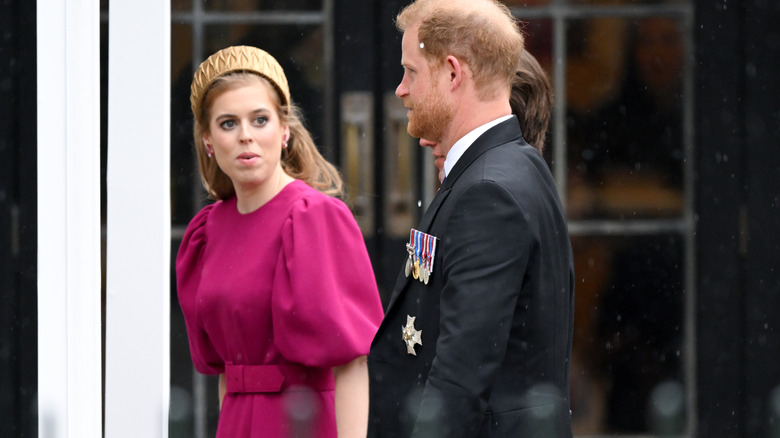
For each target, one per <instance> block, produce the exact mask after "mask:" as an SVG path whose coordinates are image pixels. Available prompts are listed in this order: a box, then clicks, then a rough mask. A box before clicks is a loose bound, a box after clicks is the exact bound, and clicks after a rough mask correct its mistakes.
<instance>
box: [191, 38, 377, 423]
mask: <svg viewBox="0 0 780 438" xmlns="http://www.w3.org/2000/svg"><path fill="white" fill-rule="evenodd" d="M190 101H191V105H192V112H193V115H194V118H195V124H194V127H195V128H194V137H195V147H196V149H197V154H198V161H199V168H200V173H201V178H202V180H203V184H204V186H205V188H206V190H207V191H208V193H209V195H210V197H212V198H214V199H216V202H215V203H213V204H211V205H208V206H206V207H205V208H203V209H202V210H201V211H200V212H199V213H198V214H197V215H196V216H195V218H193V219H192V221H191V222H190V224H189V226H188V227H187V231H186V232H185V235H184V238H183V240H182V244H181V247H180V248H179V253H178V256H177V260H176V271H177V285H178V295H179V303H180V305H181V308H182V311H183V313H184V317H185V322H186V326H187V333H188V337H189V343H190V351H191V354H192V360H193V363H194V364H195V368H196V369H197V370H198V371H199V372H201V373H204V374H219V375H220V405H221V412H220V419H219V425H218V429H217V437H230V438H234V437H260V436H262V437H287V436H294V435H301V436H316V437H335V436H337V431H338V436H339V437H347V436H360V437H364V436H365V434H366V422H367V412H368V377H367V376H368V374H367V368H366V358H365V355H366V354H367V353H368V350H369V346H370V343H371V340H372V338H373V336H374V333H375V332H376V329H377V326H378V324H379V322H380V320H381V318H382V307H381V304H380V301H379V294H378V292H377V288H376V282H375V280H374V277H373V271H372V268H371V264H370V262H369V259H368V255H367V252H366V248H365V245H364V243H363V239H362V236H361V234H360V230H359V229H358V227H357V224H356V223H355V220H354V218H353V216H352V214H351V212H350V211H349V209H348V208H347V207H346V206H345V205H344V203H343V202H341V201H340V200H338V199H336V198H334V197H331V196H328V195H337V194H339V193H340V190H341V180H340V177H339V175H338V173H337V171H336V170H335V168H334V167H333V166H331V165H330V164H329V163H327V161H325V159H324V158H323V157H322V156H321V155H320V154H319V152H318V151H317V149H316V147H315V145H314V143H313V141H312V139H311V136H310V135H309V133H308V132H307V131H306V129H305V128H304V127H303V125H302V123H301V120H300V118H299V116H298V113H297V110H296V108H295V107H294V106H293V104H292V102H291V100H290V92H289V89H288V85H287V79H286V77H285V75H284V71H283V70H282V68H281V66H279V64H278V63H277V62H276V60H275V59H274V58H273V57H272V56H271V55H269V54H268V53H266V52H264V51H262V50H260V49H257V48H254V47H247V46H238V47H229V48H227V49H223V50H220V51H219V52H217V53H215V54H213V55H212V56H211V57H209V58H208V59H207V60H206V61H205V62H203V63H202V64H201V65H200V67H199V68H198V70H197V72H196V73H195V76H194V78H193V81H192V87H191V98H190ZM315 188H316V189H315ZM302 428H303V429H302ZM307 429H308V430H307Z"/></svg>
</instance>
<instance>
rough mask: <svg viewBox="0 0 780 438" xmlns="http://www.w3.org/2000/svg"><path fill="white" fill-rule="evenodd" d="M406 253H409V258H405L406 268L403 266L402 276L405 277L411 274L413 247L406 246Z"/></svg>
mask: <svg viewBox="0 0 780 438" xmlns="http://www.w3.org/2000/svg"><path fill="white" fill-rule="evenodd" d="M406 252H408V253H409V257H407V258H406V266H404V275H406V276H407V277H408V276H409V274H411V273H412V260H413V259H414V247H413V246H412V245H410V244H408V243H407V244H406Z"/></svg>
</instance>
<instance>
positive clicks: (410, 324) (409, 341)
mask: <svg viewBox="0 0 780 438" xmlns="http://www.w3.org/2000/svg"><path fill="white" fill-rule="evenodd" d="M415 318H416V316H409V315H406V326H405V327H404V326H401V335H402V336H403V340H404V342H405V343H406V352H407V353H409V354H411V355H414V356H417V353H416V352H415V351H414V346H415V344H420V345H422V330H419V331H418V330H417V329H415V328H414V320H415Z"/></svg>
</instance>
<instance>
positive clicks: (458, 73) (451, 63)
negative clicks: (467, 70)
mask: <svg viewBox="0 0 780 438" xmlns="http://www.w3.org/2000/svg"><path fill="white" fill-rule="evenodd" d="M444 68H445V69H447V73H448V75H449V78H448V79H449V81H450V91H455V89H457V88H458V87H459V86H460V84H461V82H462V81H463V74H464V71H463V69H464V65H463V64H461V62H460V60H459V59H458V58H456V57H454V56H452V55H450V56H448V57H447V59H446V60H445V62H444Z"/></svg>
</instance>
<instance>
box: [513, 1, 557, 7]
mask: <svg viewBox="0 0 780 438" xmlns="http://www.w3.org/2000/svg"><path fill="white" fill-rule="evenodd" d="M502 3H503V4H505V5H507V6H509V7H510V8H513V7H523V8H525V7H533V6H543V5H547V4H549V3H550V0H502Z"/></svg>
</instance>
